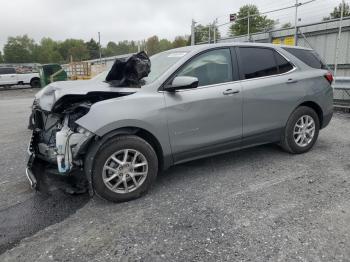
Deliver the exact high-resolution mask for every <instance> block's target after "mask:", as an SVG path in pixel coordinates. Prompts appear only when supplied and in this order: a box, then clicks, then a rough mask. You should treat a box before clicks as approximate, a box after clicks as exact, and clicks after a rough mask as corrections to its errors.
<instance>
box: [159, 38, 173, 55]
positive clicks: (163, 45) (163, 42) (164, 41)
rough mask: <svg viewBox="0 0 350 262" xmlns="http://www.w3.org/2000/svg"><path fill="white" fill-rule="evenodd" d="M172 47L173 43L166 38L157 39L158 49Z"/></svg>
mask: <svg viewBox="0 0 350 262" xmlns="http://www.w3.org/2000/svg"><path fill="white" fill-rule="evenodd" d="M171 48H173V44H172V43H171V42H170V41H169V40H168V39H161V40H160V41H159V51H160V52H163V51H166V50H169V49H171Z"/></svg>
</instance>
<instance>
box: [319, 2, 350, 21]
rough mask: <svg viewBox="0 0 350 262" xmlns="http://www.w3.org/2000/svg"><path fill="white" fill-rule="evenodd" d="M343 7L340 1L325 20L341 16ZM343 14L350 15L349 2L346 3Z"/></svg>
mask: <svg viewBox="0 0 350 262" xmlns="http://www.w3.org/2000/svg"><path fill="white" fill-rule="evenodd" d="M341 8H342V4H341V3H340V4H339V6H336V7H334V9H333V12H332V13H330V14H329V16H328V17H324V18H323V20H325V21H326V20H330V19H336V18H340V16H341ZM343 16H344V17H345V16H350V7H349V4H347V3H345V5H344V13H343Z"/></svg>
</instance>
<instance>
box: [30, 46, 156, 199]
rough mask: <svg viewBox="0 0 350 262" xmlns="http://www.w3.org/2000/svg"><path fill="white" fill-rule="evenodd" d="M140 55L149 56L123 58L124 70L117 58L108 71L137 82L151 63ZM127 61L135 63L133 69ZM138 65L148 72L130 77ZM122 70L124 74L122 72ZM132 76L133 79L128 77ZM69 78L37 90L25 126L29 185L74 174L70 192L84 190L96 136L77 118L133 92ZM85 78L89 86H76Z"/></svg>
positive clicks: (124, 80)
mask: <svg viewBox="0 0 350 262" xmlns="http://www.w3.org/2000/svg"><path fill="white" fill-rule="evenodd" d="M140 55H141V56H142V57H143V58H144V59H146V60H147V59H148V57H147V55H146V54H145V53H142V54H137V55H135V56H132V57H131V58H129V59H128V60H126V61H123V63H124V65H125V66H126V65H127V66H128V69H127V70H126V69H125V68H124V69H123V68H122V67H120V63H121V62H120V61H116V63H117V64H119V67H112V69H111V71H110V72H109V75H112V76H113V75H114V76H115V75H118V77H120V76H122V78H121V79H119V80H116V81H119V82H118V83H121V82H122V83H124V84H130V85H135V84H138V83H137V81H139V80H141V78H143V77H144V76H147V75H148V73H149V66H150V64H148V62H147V61H146V64H145V63H144V61H145V60H140V58H139V56H140ZM130 59H131V60H130ZM135 59H136V60H137V61H139V62H140V63H142V65H141V66H140V65H139V63H138V62H137V63H136V64H135ZM148 60H149V59H148ZM128 61H132V63H131V64H134V66H135V68H134V69H133V70H134V71H132V68H131V67H130V66H131V64H130V63H128ZM139 66H140V67H142V68H144V70H146V71H147V72H148V73H145V72H143V73H142V72H141V74H138V73H137V76H136V78H133V77H131V76H130V72H131V71H132V75H133V76H134V77H135V74H134V73H135V72H136V71H137V70H138V69H140V67H139ZM116 69H118V70H122V74H120V73H116V72H114V71H113V70H116ZM130 70H131V71H130ZM141 71H142V70H141ZM124 73H126V75H123V74H124ZM131 78H133V79H134V80H133V81H131V80H130V79H131ZM110 80H111V81H114V80H115V79H113V78H111V79H110ZM135 81H136V82H135ZM72 82H73V81H71V83H70V82H59V83H53V84H51V85H49V86H47V87H45V88H44V89H43V90H41V91H40V92H39V93H38V94H37V96H36V99H35V100H34V103H33V106H32V114H31V116H30V119H29V126H28V128H29V129H31V130H32V131H33V134H32V138H31V141H30V145H29V148H28V154H29V160H28V164H27V170H26V173H27V177H28V179H29V181H30V182H31V185H32V187H33V188H35V189H37V190H43V191H45V188H46V187H48V184H50V182H48V181H47V180H48V179H51V178H55V177H56V178H58V180H64V179H62V178H69V179H71V177H73V176H74V175H76V174H77V179H73V180H76V181H75V182H77V181H78V182H77V183H75V185H73V187H71V188H70V189H69V191H70V192H72V193H74V192H82V191H86V189H87V187H86V183H84V182H83V183H81V181H84V180H85V177H84V172H83V166H84V157H85V154H86V152H87V149H88V146H89V145H90V144H91V142H92V141H93V140H94V139H98V138H97V137H96V135H95V134H94V133H92V132H90V131H89V130H86V129H84V128H83V127H81V126H79V125H78V124H76V121H77V120H78V119H80V118H81V117H83V116H84V115H86V114H87V113H88V112H89V110H90V108H91V106H92V105H93V104H95V103H98V102H101V101H105V100H109V99H114V98H119V97H122V96H126V95H131V94H133V93H135V92H127V91H122V90H120V91H118V90H116V89H115V87H105V86H106V85H107V84H106V83H102V84H104V85H102V84H99V83H93V82H91V83H90V82H89V81H74V83H72ZM88 82H89V85H90V86H88V85H86V86H84V87H82V88H79V87H77V84H80V85H79V86H80V87H81V86H83V85H84V84H88ZM73 84H74V87H73ZM70 85H71V86H70ZM99 85H100V86H99ZM61 86H62V87H61ZM108 86H109V85H108ZM70 87H71V88H70ZM74 88H75V90H74ZM112 89H114V90H112Z"/></svg>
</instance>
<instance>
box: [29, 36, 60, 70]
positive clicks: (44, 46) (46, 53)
mask: <svg viewBox="0 0 350 262" xmlns="http://www.w3.org/2000/svg"><path fill="white" fill-rule="evenodd" d="M63 60H64V59H63V57H62V56H61V54H60V52H59V44H58V43H57V42H56V41H54V40H52V39H51V38H42V39H41V41H40V44H39V45H36V46H35V48H34V50H33V61H32V62H38V63H42V64H47V63H61V62H63Z"/></svg>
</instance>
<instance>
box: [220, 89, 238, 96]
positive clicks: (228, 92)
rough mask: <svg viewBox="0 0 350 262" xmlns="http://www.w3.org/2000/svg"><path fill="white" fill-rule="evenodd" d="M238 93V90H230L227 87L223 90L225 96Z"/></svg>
mask: <svg viewBox="0 0 350 262" xmlns="http://www.w3.org/2000/svg"><path fill="white" fill-rule="evenodd" d="M238 93H239V90H232V89H227V90H225V91H224V92H223V94H224V95H225V96H227V95H234V94H238Z"/></svg>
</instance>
